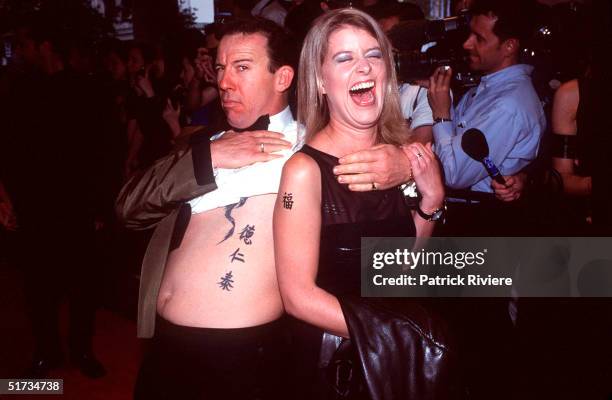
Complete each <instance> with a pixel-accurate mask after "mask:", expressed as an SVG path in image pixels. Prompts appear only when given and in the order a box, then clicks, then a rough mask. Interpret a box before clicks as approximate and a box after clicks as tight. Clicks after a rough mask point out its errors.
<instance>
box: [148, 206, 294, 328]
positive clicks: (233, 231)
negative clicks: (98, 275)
mask: <svg viewBox="0 0 612 400" xmlns="http://www.w3.org/2000/svg"><path fill="white" fill-rule="evenodd" d="M275 199H276V195H263V196H256V197H251V198H248V199H246V201H244V203H243V204H241V203H238V204H236V205H234V206H228V207H224V208H217V209H214V210H211V211H207V212H204V213H201V214H194V215H192V216H191V220H190V222H189V225H188V227H187V230H186V232H185V236H184V237H183V241H182V243H181V246H180V247H179V248H177V249H175V250H174V251H172V252H171V253H170V255H169V257H168V262H167V263H166V271H165V274H164V278H163V280H162V283H161V288H160V292H159V297H158V299H157V312H158V313H159V314H160V315H161V316H162V317H163V318H165V319H167V320H168V321H170V322H172V323H175V324H177V325H184V326H194V327H205V328H242V327H248V326H255V325H260V324H264V323H266V322H270V321H273V320H275V319H277V318H279V317H280V316H281V315H282V313H283V304H282V300H281V297H280V293H279V290H278V283H277V280H276V270H275V266H274V242H273V239H272V212H273V208H274V201H275Z"/></svg>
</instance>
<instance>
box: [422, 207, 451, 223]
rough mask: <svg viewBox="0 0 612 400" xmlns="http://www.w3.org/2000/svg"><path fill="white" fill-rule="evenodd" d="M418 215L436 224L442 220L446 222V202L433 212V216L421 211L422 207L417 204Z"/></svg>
mask: <svg viewBox="0 0 612 400" xmlns="http://www.w3.org/2000/svg"><path fill="white" fill-rule="evenodd" d="M416 211H417V213H418V214H419V215H420V216H421V218H423V219H424V220H426V221H431V222H436V221H440V220H444V214H445V213H446V202H444V203H442V206H441V207H439V208H436V209H435V210H433V212H432V213H431V214H427V213H426V212H425V211H423V210H421V206H420V205H418V204H417V207H416Z"/></svg>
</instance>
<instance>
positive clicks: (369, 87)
mask: <svg viewBox="0 0 612 400" xmlns="http://www.w3.org/2000/svg"><path fill="white" fill-rule="evenodd" d="M349 94H350V95H351V99H352V100H353V102H354V103H355V104H357V105H358V106H369V105H372V104H374V102H375V100H376V96H375V94H376V92H375V85H374V81H372V80H370V81H364V82H359V83H356V84H354V85H353V86H352V87H351V88H350V89H349Z"/></svg>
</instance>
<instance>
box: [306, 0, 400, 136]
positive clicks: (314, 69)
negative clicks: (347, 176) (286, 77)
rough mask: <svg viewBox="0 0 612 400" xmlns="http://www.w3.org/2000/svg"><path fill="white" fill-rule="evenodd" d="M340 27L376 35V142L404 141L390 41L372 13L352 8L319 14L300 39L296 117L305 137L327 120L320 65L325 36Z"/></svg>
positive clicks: (325, 51) (324, 124) (323, 125)
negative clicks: (381, 79) (379, 90)
mask: <svg viewBox="0 0 612 400" xmlns="http://www.w3.org/2000/svg"><path fill="white" fill-rule="evenodd" d="M343 27H355V28H357V29H363V30H364V31H366V32H368V33H369V34H370V35H372V37H374V38H375V39H376V41H377V42H378V44H379V45H380V49H381V51H382V54H383V61H384V65H385V70H386V72H387V82H386V87H385V90H384V92H385V95H384V98H383V107H382V113H381V115H380V118H379V121H378V129H377V142H379V143H380V142H382V143H390V144H395V145H400V144H402V143H405V142H406V141H407V138H408V135H407V132H408V129H407V126H406V121H405V120H404V117H403V115H402V111H401V107H400V101H399V93H398V86H397V78H396V74H395V69H394V68H393V55H392V54H391V45H390V43H389V41H388V40H387V37H386V36H385V34H384V33H383V31H382V30H381V29H380V27H379V25H378V23H376V21H375V20H374V19H373V18H372V17H370V16H369V15H368V14H366V13H364V12H362V11H359V10H355V9H352V8H342V9H337V10H333V11H329V12H327V13H325V14H323V15H321V16H320V17H319V18H317V19H316V20H315V22H314V23H313V25H312V27H311V28H310V31H309V32H308V35H306V39H305V40H304V46H303V47H302V53H301V55H300V65H299V72H298V77H299V78H298V121H299V122H300V123H301V124H302V125H303V126H304V127H305V129H306V138H309V137H311V136H312V135H313V134H315V133H317V132H319V131H320V130H321V129H323V128H324V127H325V126H326V125H327V124H328V123H329V109H328V107H327V102H326V100H325V97H324V95H323V94H322V93H321V87H322V82H323V80H322V73H321V67H322V65H323V61H324V59H325V55H326V54H327V47H328V40H329V37H330V36H331V34H332V33H334V32H335V31H337V30H339V29H341V28H343Z"/></svg>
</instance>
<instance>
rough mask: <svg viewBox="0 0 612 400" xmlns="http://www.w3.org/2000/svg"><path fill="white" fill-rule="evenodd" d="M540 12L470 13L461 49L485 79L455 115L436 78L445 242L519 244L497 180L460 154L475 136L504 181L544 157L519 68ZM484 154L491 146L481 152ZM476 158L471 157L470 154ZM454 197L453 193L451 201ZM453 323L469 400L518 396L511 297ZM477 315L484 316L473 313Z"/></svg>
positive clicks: (528, 5) (458, 312)
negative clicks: (496, 239) (503, 240)
mask: <svg viewBox="0 0 612 400" xmlns="http://www.w3.org/2000/svg"><path fill="white" fill-rule="evenodd" d="M534 6H535V5H534V4H533V3H532V2H529V1H520V2H508V1H504V0H497V1H496V0H476V1H474V2H473V4H472V6H471V8H470V12H471V20H470V35H469V37H468V38H467V40H466V41H465V42H464V43H463V48H464V49H465V50H467V52H468V54H469V68H470V70H471V71H473V72H478V73H481V74H482V75H483V76H482V78H481V80H480V83H479V84H478V85H477V86H475V87H472V88H471V89H469V90H468V91H467V92H466V93H465V95H464V96H463V97H462V98H461V99H460V100H459V102H458V104H457V106H456V107H454V108H453V107H452V101H451V96H450V84H451V77H452V71H451V69H450V68H449V67H440V68H438V69H436V71H435V72H434V74H433V75H432V76H431V78H430V85H429V92H428V96H429V102H430V106H431V109H432V112H433V117H434V125H433V136H434V143H435V145H434V150H435V152H436V154H437V155H438V157H439V158H440V160H441V163H442V166H443V169H444V175H445V183H446V185H447V186H448V187H450V188H452V189H460V191H459V192H458V193H456V194H455V195H452V194H450V193H447V201H448V202H447V207H448V217H447V224H446V225H443V226H441V229H440V232H439V233H438V234H439V235H440V236H474V237H478V236H514V235H521V232H525V225H527V224H528V221H525V219H524V218H523V219H521V217H522V214H521V208H520V205H519V204H518V203H517V202H516V201H499V200H497V199H495V198H494V194H493V192H494V187H493V186H492V185H493V182H494V181H493V180H492V179H491V177H490V176H489V175H488V173H487V170H486V169H485V167H484V166H483V164H482V163H481V161H480V160H475V159H473V158H471V157H470V156H469V155H468V154H467V153H466V151H465V150H464V148H463V146H462V140H463V137H464V134H466V132H467V131H468V130H470V129H478V130H480V131H481V132H482V134H483V135H484V138H485V139H486V143H487V144H488V148H489V149H488V155H489V157H490V159H491V160H492V161H493V163H494V164H495V165H496V166H497V167H498V168H499V170H500V171H501V174H502V175H512V174H516V173H518V172H519V171H521V170H522V169H523V168H524V167H525V166H527V165H528V164H530V163H531V162H532V161H533V160H534V159H535V158H536V155H537V153H538V148H539V144H540V140H541V137H542V134H543V132H544V129H545V126H546V119H545V116H544V111H543V109H542V105H541V103H540V101H539V98H538V96H537V93H536V91H535V89H534V87H533V84H532V81H531V77H530V75H531V72H532V70H533V67H531V66H528V65H524V64H520V63H519V55H520V49H521V43H523V42H524V41H525V40H527V39H528V38H529V36H530V34H531V32H532V27H531V23H530V22H531V21H532V18H531V16H532V13H533V11H532V10H534ZM483 147H486V146H483ZM468 151H469V150H468ZM515 179H516V178H514V177H506V184H505V185H501V186H502V188H504V186H505V189H507V191H510V193H507V198H506V199H507V200H516V199H518V195H519V194H520V193H512V191H513V190H514V189H515V188H517V187H518V185H516V184H515ZM449 194H450V195H449ZM456 300H457V301H455V302H453V304H447V306H448V307H449V308H450V310H448V311H449V316H450V319H451V324H452V325H454V327H455V331H456V332H457V335H458V338H459V344H460V346H459V349H460V352H461V358H462V362H463V364H464V365H465V376H466V377H467V379H468V386H469V388H470V392H471V395H472V398H474V399H489V398H491V396H492V395H494V396H495V398H498V399H499V398H504V399H505V398H508V399H509V398H513V396H514V395H515V394H516V393H513V391H514V390H516V388H515V384H516V381H517V375H520V372H519V370H520V367H521V366H520V364H519V363H518V361H519V360H518V357H517V356H516V347H515V335H514V329H513V322H512V320H511V317H510V314H509V312H508V306H509V299H506V298H498V299H493V298H490V299H469V298H466V299H456ZM475 309H478V312H474V310H475Z"/></svg>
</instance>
